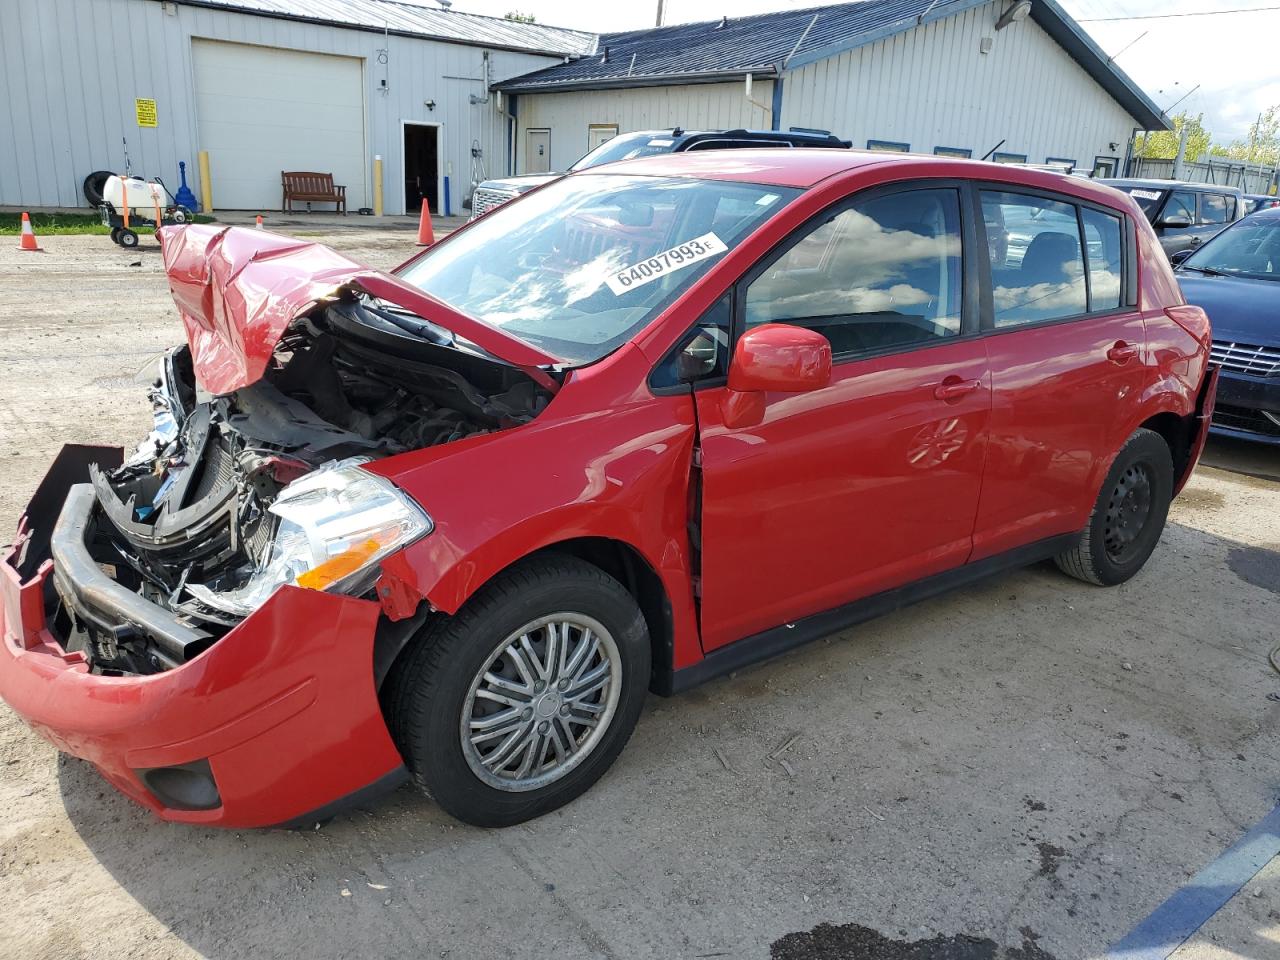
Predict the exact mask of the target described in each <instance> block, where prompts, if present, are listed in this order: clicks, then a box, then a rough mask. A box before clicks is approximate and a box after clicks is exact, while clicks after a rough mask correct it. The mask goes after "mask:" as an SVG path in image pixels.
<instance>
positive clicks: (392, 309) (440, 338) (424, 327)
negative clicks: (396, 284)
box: [368, 300, 457, 347]
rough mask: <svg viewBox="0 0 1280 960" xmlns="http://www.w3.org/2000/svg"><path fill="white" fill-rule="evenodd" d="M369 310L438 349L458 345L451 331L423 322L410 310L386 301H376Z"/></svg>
mask: <svg viewBox="0 0 1280 960" xmlns="http://www.w3.org/2000/svg"><path fill="white" fill-rule="evenodd" d="M368 309H369V311H370V312H371V313H373V314H374V315H375V316H377V317H378V318H379V319H382V320H385V321H387V322H388V323H390V324H392V325H393V326H396V327H399V328H400V329H401V330H403V331H404V332H405V333H411V334H413V335H414V336H415V337H418V338H419V339H421V340H426V341H427V342H428V343H434V344H435V345H436V346H438V347H452V346H456V345H457V338H456V337H455V336H454V335H453V333H452V332H451V331H449V330H446V329H445V328H444V327H441V326H439V325H438V324H434V323H431V322H430V321H428V320H423V319H422V318H421V317H419V316H418V315H417V314H415V313H410V312H409V311H408V310H404V309H402V308H400V307H397V306H394V305H392V304H389V303H387V302H386V301H383V300H374V301H372V303H371V304H370V305H369V308H368Z"/></svg>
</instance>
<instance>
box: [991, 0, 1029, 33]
mask: <svg viewBox="0 0 1280 960" xmlns="http://www.w3.org/2000/svg"><path fill="white" fill-rule="evenodd" d="M1029 13H1031V0H1014V2H1013V3H1011V4H1009V6H1008V8H1007V9H1006V10H1005V12H1004V13H1002V14H1000V19H999V20H997V21H996V29H997V30H1003V29H1004V28H1005V27H1007V26H1009V24H1011V23H1017V22H1018V21H1019V20H1025V19H1027V14H1029Z"/></svg>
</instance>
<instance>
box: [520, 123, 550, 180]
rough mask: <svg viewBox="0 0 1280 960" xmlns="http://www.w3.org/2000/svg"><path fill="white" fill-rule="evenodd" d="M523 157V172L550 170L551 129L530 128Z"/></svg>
mask: <svg viewBox="0 0 1280 960" xmlns="http://www.w3.org/2000/svg"><path fill="white" fill-rule="evenodd" d="M527 142H528V150H527V151H526V153H525V158H524V172H525V173H550V172H551V131H550V130H530V131H529V136H528V141H527Z"/></svg>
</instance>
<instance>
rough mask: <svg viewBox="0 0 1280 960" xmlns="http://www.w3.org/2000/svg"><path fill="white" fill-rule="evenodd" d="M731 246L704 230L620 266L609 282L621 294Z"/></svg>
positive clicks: (613, 289) (612, 288) (614, 290)
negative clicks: (700, 233) (637, 261)
mask: <svg viewBox="0 0 1280 960" xmlns="http://www.w3.org/2000/svg"><path fill="white" fill-rule="evenodd" d="M728 249H729V248H728V247H726V246H725V245H724V241H723V240H721V239H720V238H719V237H717V236H716V235H715V234H714V233H704V234H703V235H702V236H700V237H695V238H694V239H693V240H689V241H686V242H685V243H682V244H680V246H678V247H672V248H671V249H670V250H663V251H662V252H661V253H656V254H654V255H653V256H652V257H650V258H649V259H648V260H641V261H640V262H639V263H637V264H633V265H632V266H630V267H627V268H625V269H623V270H620V271H618V272H617V273H615V274H614V275H613V276H612V277H609V279H608V280H607V281H606V282H607V283H608V284H609V289H610V290H612V291H613V292H614V293H615V294H617V295H618V296H622V295H623V294H624V293H626V292H627V291H628V290H634V289H635V288H636V287H643V286H644V285H645V284H646V283H652V282H653V281H654V280H657V279H659V278H660V277H664V276H666V275H667V274H668V273H674V272H675V271H676V270H681V269H683V268H685V267H687V266H690V265H692V264H695V263H697V262H698V261H699V260H705V259H707V257H714V256H715V255H716V254H717V253H724V252H725V251H726V250H728Z"/></svg>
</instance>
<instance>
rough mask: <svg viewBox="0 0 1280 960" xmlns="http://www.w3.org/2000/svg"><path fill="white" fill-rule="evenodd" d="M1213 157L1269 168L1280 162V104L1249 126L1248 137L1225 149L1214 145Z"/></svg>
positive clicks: (1233, 142)
mask: <svg viewBox="0 0 1280 960" xmlns="http://www.w3.org/2000/svg"><path fill="white" fill-rule="evenodd" d="M1213 155H1214V156H1215V157H1226V158H1228V159H1229V160H1239V161H1242V162H1244V163H1260V164H1262V165H1264V166H1268V167H1270V166H1274V165H1275V164H1276V163H1277V162H1280V104H1277V105H1275V106H1273V107H1269V108H1268V109H1266V110H1264V111H1262V113H1261V114H1259V115H1258V119H1257V120H1255V121H1254V122H1253V123H1251V124H1250V125H1249V135H1248V136H1246V137H1243V138H1241V139H1239V140H1232V141H1231V143H1230V144H1228V145H1227V146H1225V147H1224V146H1222V145H1220V144H1214V147H1213Z"/></svg>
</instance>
